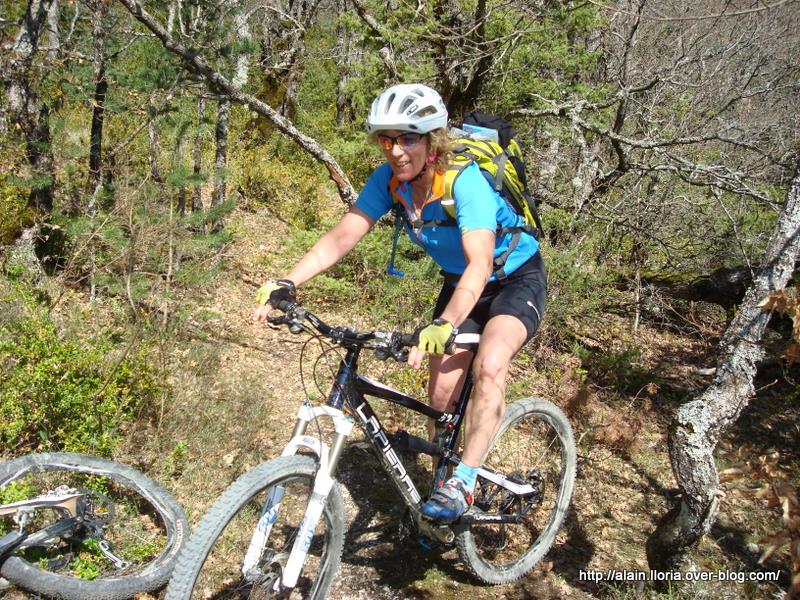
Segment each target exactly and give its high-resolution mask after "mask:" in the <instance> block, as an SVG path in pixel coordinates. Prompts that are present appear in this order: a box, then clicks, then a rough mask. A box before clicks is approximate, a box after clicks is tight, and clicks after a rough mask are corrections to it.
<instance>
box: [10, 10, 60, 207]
mask: <svg viewBox="0 0 800 600" xmlns="http://www.w3.org/2000/svg"><path fill="white" fill-rule="evenodd" d="M52 3H53V0H29V1H28V6H27V10H26V12H25V17H24V19H23V22H22V26H21V27H20V31H19V34H18V35H17V38H16V40H15V41H14V44H13V45H12V47H11V51H10V52H9V54H8V58H6V62H5V64H4V68H3V71H4V73H3V75H2V79H3V83H4V84H5V96H6V102H7V106H6V113H7V115H8V118H9V119H10V121H11V124H12V125H13V124H16V125H17V126H18V127H19V128H20V130H21V132H22V135H23V136H24V137H25V141H26V157H27V159H28V164H29V165H30V167H31V179H32V184H31V192H30V196H29V199H28V204H29V205H30V206H31V207H33V208H35V209H36V210H37V211H39V212H42V213H49V212H50V211H51V210H52V209H53V189H54V185H55V167H54V162H53V151H52V147H51V145H50V120H49V119H50V109H49V107H48V106H47V105H46V104H45V103H43V102H41V101H40V99H39V96H38V94H37V92H36V90H35V83H34V80H33V79H32V73H31V70H32V67H33V57H34V55H35V54H36V50H37V49H38V47H39V40H40V37H41V34H42V31H43V29H44V25H45V20H46V18H47V13H48V11H49V10H50V7H51V5H52ZM34 78H35V76H34Z"/></svg>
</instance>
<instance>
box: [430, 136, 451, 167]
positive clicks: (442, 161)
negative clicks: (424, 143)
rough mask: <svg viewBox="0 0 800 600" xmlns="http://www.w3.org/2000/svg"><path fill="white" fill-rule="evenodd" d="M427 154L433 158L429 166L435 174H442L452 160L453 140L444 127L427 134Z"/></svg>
mask: <svg viewBox="0 0 800 600" xmlns="http://www.w3.org/2000/svg"><path fill="white" fill-rule="evenodd" d="M428 154H430V155H432V156H435V157H436V158H434V160H433V162H432V163H431V165H432V166H433V168H434V169H435V170H436V172H437V173H444V172H445V171H446V170H447V168H448V167H449V166H450V161H451V160H452V159H453V139H452V138H451V137H450V133H449V132H448V131H447V129H446V128H445V127H440V128H438V129H434V130H433V131H430V132H429V133H428Z"/></svg>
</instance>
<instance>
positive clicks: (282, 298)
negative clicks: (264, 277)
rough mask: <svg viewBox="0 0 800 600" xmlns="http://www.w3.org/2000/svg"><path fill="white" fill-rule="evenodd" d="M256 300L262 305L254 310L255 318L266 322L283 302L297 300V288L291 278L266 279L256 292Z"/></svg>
mask: <svg viewBox="0 0 800 600" xmlns="http://www.w3.org/2000/svg"><path fill="white" fill-rule="evenodd" d="M256 302H258V304H259V305H260V306H258V307H257V308H256V309H255V311H254V312H253V320H255V321H259V322H261V323H264V322H266V320H267V318H268V317H269V313H270V311H271V310H272V309H273V308H278V305H279V304H280V303H281V302H297V288H295V285H294V283H293V282H292V281H290V280H289V279H279V280H278V281H266V282H264V285H262V286H261V287H260V288H258V291H257V292H256Z"/></svg>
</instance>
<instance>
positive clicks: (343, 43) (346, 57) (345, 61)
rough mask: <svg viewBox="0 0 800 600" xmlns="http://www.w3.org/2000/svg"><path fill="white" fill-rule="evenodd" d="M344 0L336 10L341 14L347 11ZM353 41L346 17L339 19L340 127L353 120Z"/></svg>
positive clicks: (338, 98)
mask: <svg viewBox="0 0 800 600" xmlns="http://www.w3.org/2000/svg"><path fill="white" fill-rule="evenodd" d="M345 10H346V5H345V2H344V0H338V1H337V2H336V11H337V14H339V15H340V16H341V15H342V14H343V13H344V12H345ZM351 46H352V43H351V39H350V31H349V28H348V27H347V24H346V23H345V22H344V19H341V18H340V19H339V22H338V25H337V27H336V55H337V57H338V63H339V81H338V82H337V84H336V124H337V125H338V126H339V127H342V126H344V125H347V124H349V123H350V122H351V121H352V120H353V106H352V103H351V102H350V98H348V96H347V91H346V90H347V82H348V80H349V78H350V65H351V63H354V62H355V61H352V60H351V58H352V57H351V52H352V49H351Z"/></svg>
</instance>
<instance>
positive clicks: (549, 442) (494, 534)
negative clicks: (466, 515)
mask: <svg viewBox="0 0 800 600" xmlns="http://www.w3.org/2000/svg"><path fill="white" fill-rule="evenodd" d="M483 467H484V468H486V469H487V470H490V471H494V472H496V473H500V474H502V475H504V476H506V477H508V478H510V479H512V480H513V481H515V482H518V483H525V484H530V485H531V487H532V488H533V490H534V491H533V493H531V494H528V495H527V496H525V497H522V496H515V495H514V494H511V493H510V492H508V491H507V490H505V489H504V488H502V487H500V486H498V485H496V484H493V483H492V482H490V481H487V480H485V479H483V478H482V477H479V478H478V484H477V487H476V489H475V493H474V510H475V512H476V513H478V514H480V513H485V514H500V515H505V516H511V515H517V516H518V518H519V521H518V522H516V523H488V522H487V523H477V522H475V523H471V524H470V525H469V526H464V527H463V528H462V529H461V530H460V531H459V532H458V534H457V536H456V547H457V548H458V553H459V556H460V557H461V560H462V561H463V562H464V563H465V564H466V566H467V568H468V569H469V570H470V571H471V572H472V574H473V575H475V576H476V577H478V579H480V580H481V581H484V582H486V583H492V584H502V583H509V582H511V581H515V580H517V579H519V578H520V577H522V576H523V575H525V574H526V573H527V572H528V571H530V570H531V569H532V568H533V567H534V566H535V565H536V563H537V562H539V561H540V560H541V559H542V557H544V555H545V554H546V553H547V552H548V550H549V549H550V547H551V546H552V545H553V542H554V541H555V538H556V534H557V533H558V531H559V529H560V528H561V525H562V524H563V522H564V518H565V516H566V514H567V509H568V508H569V504H570V500H571V498H572V489H573V486H574V483H575V440H574V437H573V434H572V427H571V426H570V424H569V421H568V420H567V417H566V416H565V415H564V413H563V412H561V410H560V409H559V408H558V407H556V406H555V405H554V404H552V403H550V402H548V401H546V400H542V399H539V398H526V399H524V400H519V401H518V402H515V403H513V404H510V405H509V406H507V407H506V416H505V418H504V419H503V423H502V424H501V426H500V429H499V431H498V432H497V435H496V436H495V439H494V442H493V443H492V445H491V447H490V449H489V453H488V455H487V458H486V460H485V461H484V464H483Z"/></svg>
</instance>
